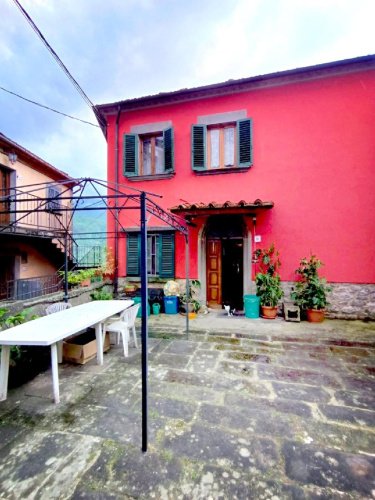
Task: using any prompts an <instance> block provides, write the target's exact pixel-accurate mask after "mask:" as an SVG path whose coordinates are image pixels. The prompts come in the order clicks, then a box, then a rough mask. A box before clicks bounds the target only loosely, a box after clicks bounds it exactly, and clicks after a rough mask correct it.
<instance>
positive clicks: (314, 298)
mask: <svg viewBox="0 0 375 500" xmlns="http://www.w3.org/2000/svg"><path fill="white" fill-rule="evenodd" d="M322 265H323V263H322V261H321V260H319V259H318V258H317V257H316V256H315V255H311V256H310V258H309V259H307V258H303V259H301V261H300V264H299V267H298V269H296V274H297V275H298V281H297V283H296V285H295V288H294V291H293V292H292V293H291V297H292V300H293V301H294V303H295V304H296V305H298V306H299V307H300V308H301V309H302V310H303V311H306V315H307V319H308V320H309V321H312V322H320V321H323V319H324V311H325V308H326V307H327V305H328V304H329V302H328V299H327V294H328V293H329V292H330V291H331V290H332V288H331V287H330V286H328V285H327V281H326V280H325V278H321V277H320V276H319V274H318V269H319V268H320V267H321V266H322Z"/></svg>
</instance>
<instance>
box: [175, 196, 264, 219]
mask: <svg viewBox="0 0 375 500" xmlns="http://www.w3.org/2000/svg"><path fill="white" fill-rule="evenodd" d="M273 206H274V203H273V201H262V200H260V199H256V200H255V201H253V202H249V201H244V200H240V201H238V202H233V201H225V202H224V203H217V202H215V201H211V202H209V203H182V204H181V205H177V206H175V207H172V208H170V211H171V212H172V213H174V214H179V215H184V217H185V219H187V220H191V219H193V218H194V217H198V216H204V215H222V214H224V213H225V215H249V216H253V217H255V216H256V215H257V214H258V213H259V211H261V210H269V209H271V208H273Z"/></svg>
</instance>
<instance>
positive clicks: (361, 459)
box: [283, 442, 375, 496]
mask: <svg viewBox="0 0 375 500" xmlns="http://www.w3.org/2000/svg"><path fill="white" fill-rule="evenodd" d="M283 455H284V458H285V470H286V474H287V475H288V477H289V478H290V479H293V480H296V481H298V482H300V483H302V484H316V485H318V486H328V487H331V488H335V489H337V490H340V491H347V492H348V491H352V490H355V491H358V492H360V493H363V494H366V495H371V496H373V495H372V494H373V492H374V489H375V457H370V456H367V455H366V456H365V455H363V456H359V455H351V454H346V453H341V452H338V451H336V450H327V449H324V448H316V447H313V446H309V445H302V444H300V443H295V442H286V443H284V446H283Z"/></svg>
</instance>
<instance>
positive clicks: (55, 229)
mask: <svg viewBox="0 0 375 500" xmlns="http://www.w3.org/2000/svg"><path fill="white" fill-rule="evenodd" d="M70 180H72V179H71V177H70V176H69V175H67V174H66V173H64V172H61V171H60V170H58V169H57V168H55V167H53V166H52V165H50V164H49V163H47V162H45V161H44V160H42V159H41V158H39V157H38V156H36V155H35V154H33V153H31V152H30V151H28V150H27V149H25V148H23V147H22V146H20V145H19V144H17V143H16V142H14V141H12V140H11V139H9V138H8V137H6V136H5V135H3V134H1V133H0V212H1V213H0V299H6V298H10V299H12V298H14V299H17V298H18V299H22V298H28V297H31V296H34V295H38V294H39V292H40V290H41V289H42V288H46V287H47V289H48V288H49V287H50V288H51V291H52V289H53V286H54V284H55V283H56V271H57V270H58V269H59V268H61V267H62V266H63V265H64V249H63V244H62V241H61V234H62V232H61V231H62V230H63V228H64V227H68V228H69V231H71V229H72V228H71V225H70V224H69V220H70V217H71V214H70V213H69V212H63V211H61V212H59V208H61V207H62V205H63V204H65V205H67V204H69V203H70V201H68V200H64V201H62V200H52V201H47V202H46V201H44V202H40V198H47V197H48V198H54V197H56V196H58V195H59V194H60V193H64V196H71V188H72V186H73V183H69V181H70ZM62 183H63V184H62ZM33 185H34V186H33ZM26 193H27V194H26ZM15 197H17V199H18V200H25V201H22V202H18V203H17V210H18V211H19V213H15V212H16V210H15V204H14V203H13V202H12V200H13V199H14V198H15ZM26 200H27V201H26ZM41 203H42V206H43V207H45V210H43V212H40V211H38V212H35V211H33V210H35V208H36V207H37V206H40V205H41ZM20 211H24V213H20ZM31 278H35V279H31Z"/></svg>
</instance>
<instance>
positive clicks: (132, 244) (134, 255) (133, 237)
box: [126, 233, 140, 276]
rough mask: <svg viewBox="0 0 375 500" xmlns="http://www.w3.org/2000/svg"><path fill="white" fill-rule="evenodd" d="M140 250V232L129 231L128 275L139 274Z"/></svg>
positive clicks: (127, 243) (127, 236)
mask: <svg viewBox="0 0 375 500" xmlns="http://www.w3.org/2000/svg"><path fill="white" fill-rule="evenodd" d="M139 252H140V235H139V233H128V234H127V235H126V275H127V276H139V275H140V269H139V261H140V258H139Z"/></svg>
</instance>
